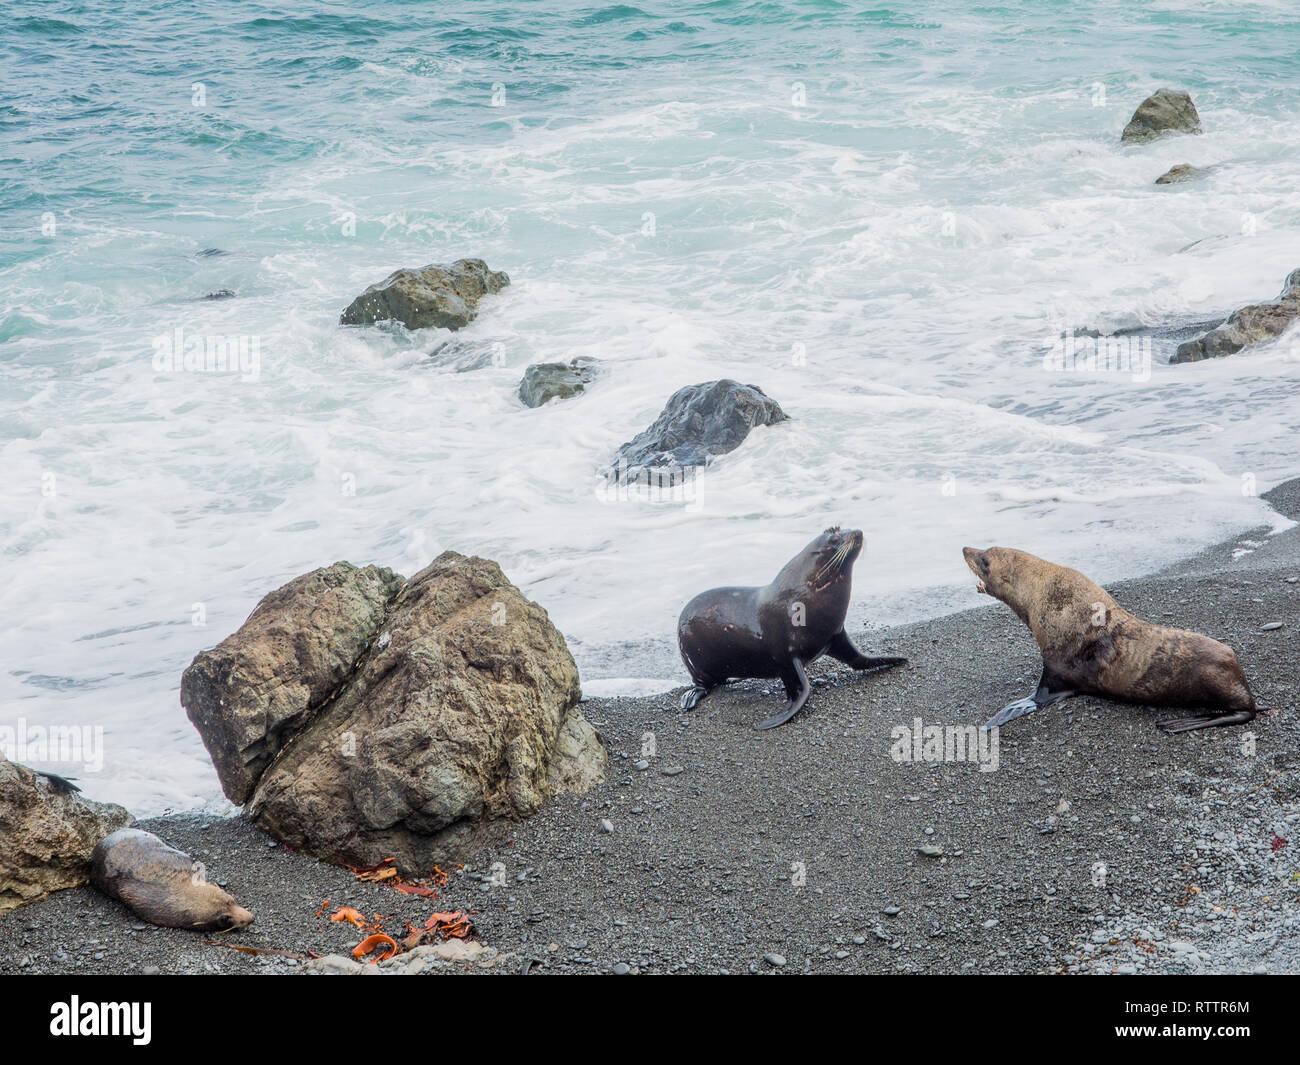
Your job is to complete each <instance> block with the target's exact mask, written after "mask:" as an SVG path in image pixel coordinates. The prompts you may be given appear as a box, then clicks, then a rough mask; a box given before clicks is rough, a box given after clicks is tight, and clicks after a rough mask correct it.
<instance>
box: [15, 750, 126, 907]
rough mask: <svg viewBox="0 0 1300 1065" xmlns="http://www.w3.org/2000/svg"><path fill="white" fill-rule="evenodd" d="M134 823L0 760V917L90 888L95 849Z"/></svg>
mask: <svg viewBox="0 0 1300 1065" xmlns="http://www.w3.org/2000/svg"><path fill="white" fill-rule="evenodd" d="M131 820H132V818H131V815H130V814H129V813H127V812H126V810H124V809H123V808H122V807H120V806H117V805H114V804H113V803H102V802H92V801H91V800H89V799H87V798H85V797H84V796H83V795H81V794H80V792H79V791H78V790H77V788H76V787H75V786H74V785H72V784H69V783H68V782H67V781H65V780H63V779H62V778H60V777H56V776H50V775H47V774H45V773H38V772H36V771H35V770H32V769H28V768H27V767H26V766H23V765H18V764H17V763H16V762H9V761H6V760H4V759H3V758H0V839H2V840H3V844H4V845H3V846H0V914H3V913H7V912H8V911H9V910H12V909H15V908H16V907H18V906H22V905H23V904H24V903H28V902H36V901H37V900H38V899H43V898H45V896H46V895H48V894H49V893H50V892H51V891H58V890H60V889H61V888H69V887H77V886H78V885H80V884H84V883H86V882H87V881H88V880H89V878H90V856H91V854H92V853H93V852H94V849H95V844H96V843H98V842H99V841H100V840H101V839H103V838H104V837H105V836H109V835H112V834H113V833H114V832H116V831H117V830H118V829H119V828H123V827H125V826H126V825H129V824H130V823H131Z"/></svg>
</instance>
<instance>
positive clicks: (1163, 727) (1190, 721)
mask: <svg viewBox="0 0 1300 1065" xmlns="http://www.w3.org/2000/svg"><path fill="white" fill-rule="evenodd" d="M1255 713H1256V711H1254V710H1238V711H1237V712H1236V713H1235V714H1211V713H1204V714H1192V715H1189V716H1187V717H1162V718H1159V719H1158V720H1157V721H1156V728H1158V729H1159V730H1160V731H1161V732H1169V733H1176V732H1194V731H1195V730H1196V729H1200V728H1219V727H1221V726H1223V725H1244V724H1245V723H1246V722H1247V721H1252V720H1254V717H1255Z"/></svg>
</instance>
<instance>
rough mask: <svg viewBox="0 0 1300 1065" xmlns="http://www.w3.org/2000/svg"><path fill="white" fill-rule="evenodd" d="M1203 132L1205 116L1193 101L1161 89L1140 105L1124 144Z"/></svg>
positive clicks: (1169, 90)
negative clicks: (1198, 110) (1203, 117)
mask: <svg viewBox="0 0 1300 1065" xmlns="http://www.w3.org/2000/svg"><path fill="white" fill-rule="evenodd" d="M1200 132H1201V116H1200V115H1199V114H1197V112H1196V105H1195V104H1194V103H1192V98H1191V97H1190V96H1189V95H1188V94H1187V93H1185V92H1178V91H1176V90H1174V89H1158V90H1156V91H1155V92H1154V93H1152V94H1151V95H1150V96H1148V97H1147V98H1146V99H1145V100H1143V101H1142V102H1141V103H1140V104H1138V108H1137V110H1136V111H1134V112H1133V117H1132V118H1130V119H1129V120H1128V125H1127V126H1125V127H1124V132H1123V133H1121V134H1120V140H1121V141H1125V142H1133V141H1150V140H1155V139H1157V138H1158V137H1168V136H1170V135H1171V134H1174V133H1200Z"/></svg>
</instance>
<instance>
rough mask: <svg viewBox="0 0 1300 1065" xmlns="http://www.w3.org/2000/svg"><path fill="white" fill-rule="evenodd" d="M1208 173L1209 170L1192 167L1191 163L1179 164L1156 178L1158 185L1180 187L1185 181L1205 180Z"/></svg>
mask: <svg viewBox="0 0 1300 1065" xmlns="http://www.w3.org/2000/svg"><path fill="white" fill-rule="evenodd" d="M1208 173H1209V171H1208V170H1204V169H1202V168H1201V167H1198V166H1192V165H1191V163H1179V164H1178V165H1177V166H1171V167H1170V168H1169V169H1168V170H1166V171H1165V172H1164V173H1163V174H1161V175H1160V176H1159V177H1158V178H1156V184H1157V185H1179V184H1181V183H1182V182H1184V181H1195V180H1196V179H1197V178H1203V177H1205V175H1206V174H1208Z"/></svg>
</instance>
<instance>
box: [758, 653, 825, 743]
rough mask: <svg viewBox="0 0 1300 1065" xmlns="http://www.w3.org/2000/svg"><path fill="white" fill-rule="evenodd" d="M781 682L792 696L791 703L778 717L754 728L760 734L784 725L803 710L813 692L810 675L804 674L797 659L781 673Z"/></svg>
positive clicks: (770, 718)
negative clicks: (809, 679) (809, 694)
mask: <svg viewBox="0 0 1300 1065" xmlns="http://www.w3.org/2000/svg"><path fill="white" fill-rule="evenodd" d="M781 682H782V683H783V684H784V685H785V692H786V694H787V695H788V696H790V701H789V702H788V703H786V704H785V709H784V710H782V711H781V712H780V713H779V714H777V715H776V717H769V718H768V719H767V720H766V721H760V722H759V723H758V724H757V725H755V726H754V728H755V729H757V730H758V731H760V732H762V731H763V730H765V729H770V728H776V727H777V726H778V725H784V724H785V723H786V722H787V721H789V720H790V719H791V718H792V717H794V715H795V714H797V713H798V712H799V711H800V710H802V709H803V704H804V703H806V702H807V701H808V693H809V692H811V691H812V685H811V684H809V683H808V674H807V673H805V672H804V668H803V663H802V662H800V661H799V659H797V658H792V659H790V665H789V666H787V667H786V668H785V669H783V670H782V671H781Z"/></svg>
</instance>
